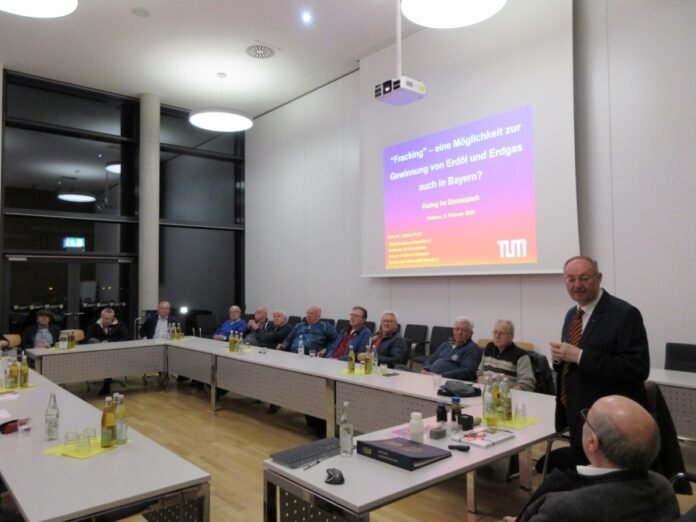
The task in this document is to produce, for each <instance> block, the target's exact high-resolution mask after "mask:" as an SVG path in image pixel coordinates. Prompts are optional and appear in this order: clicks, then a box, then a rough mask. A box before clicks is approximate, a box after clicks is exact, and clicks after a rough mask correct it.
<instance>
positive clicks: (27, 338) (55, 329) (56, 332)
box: [22, 324, 60, 348]
mask: <svg viewBox="0 0 696 522" xmlns="http://www.w3.org/2000/svg"><path fill="white" fill-rule="evenodd" d="M38 329H39V325H38V324H34V325H32V326H30V327H28V328H27V329H26V330H24V332H23V333H22V347H23V348H33V347H34V337H36V332H37V330H38ZM48 331H49V332H51V336H52V337H53V344H55V343H57V342H58V337H60V326H58V325H57V324H49V325H48Z"/></svg>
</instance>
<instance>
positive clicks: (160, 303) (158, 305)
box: [157, 301, 172, 308]
mask: <svg viewBox="0 0 696 522" xmlns="http://www.w3.org/2000/svg"><path fill="white" fill-rule="evenodd" d="M163 305H164V306H168V307H169V308H171V307H172V305H170V304H169V301H160V302H159V303H158V304H157V308H159V307H160V306H163Z"/></svg>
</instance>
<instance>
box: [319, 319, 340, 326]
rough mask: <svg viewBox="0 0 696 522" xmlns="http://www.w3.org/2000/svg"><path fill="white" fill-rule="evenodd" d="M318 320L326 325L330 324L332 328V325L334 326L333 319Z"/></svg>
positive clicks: (334, 321)
mask: <svg viewBox="0 0 696 522" xmlns="http://www.w3.org/2000/svg"><path fill="white" fill-rule="evenodd" d="M319 320H320V321H322V322H324V323H328V324H330V325H331V326H334V325H335V324H336V320H335V319H325V318H324V317H322V318H321V319H319Z"/></svg>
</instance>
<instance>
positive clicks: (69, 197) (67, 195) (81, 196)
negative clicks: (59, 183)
mask: <svg viewBox="0 0 696 522" xmlns="http://www.w3.org/2000/svg"><path fill="white" fill-rule="evenodd" d="M58 199H60V200H62V201H69V202H70V203H93V202H94V201H96V200H97V198H95V197H94V196H93V195H92V194H88V193H87V192H72V191H70V192H59V193H58Z"/></svg>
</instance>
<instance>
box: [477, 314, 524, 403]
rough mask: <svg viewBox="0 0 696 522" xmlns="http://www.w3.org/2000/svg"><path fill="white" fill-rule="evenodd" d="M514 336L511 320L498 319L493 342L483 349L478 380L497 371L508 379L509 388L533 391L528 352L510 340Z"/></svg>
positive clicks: (482, 379)
mask: <svg viewBox="0 0 696 522" xmlns="http://www.w3.org/2000/svg"><path fill="white" fill-rule="evenodd" d="M514 338H515V325H514V324H513V323H512V321H508V320H506V319H499V320H498V321H496V322H495V327H494V328H493V342H492V343H488V346H486V348H485V349H484V350H483V358H482V359H481V364H480V366H479V368H478V376H479V379H478V381H479V382H484V380H485V378H486V375H490V374H492V373H499V374H501V375H504V376H505V377H507V378H508V380H509V381H510V388H512V389H515V390H524V391H534V389H535V388H536V378H535V377H534V369H533V368H532V360H531V359H530V357H529V354H528V353H527V352H526V351H525V350H524V349H522V348H520V347H519V346H517V345H516V344H515V343H514V342H512V340H513V339H514Z"/></svg>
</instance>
